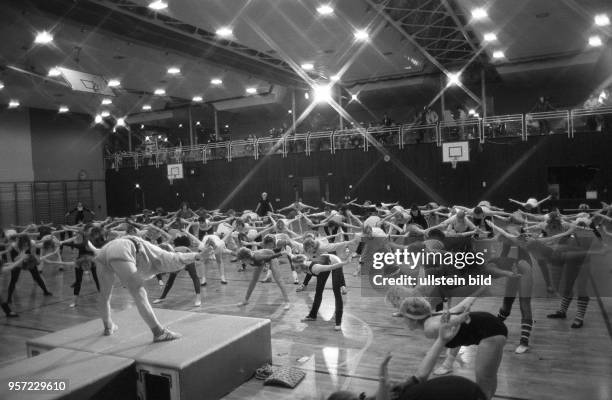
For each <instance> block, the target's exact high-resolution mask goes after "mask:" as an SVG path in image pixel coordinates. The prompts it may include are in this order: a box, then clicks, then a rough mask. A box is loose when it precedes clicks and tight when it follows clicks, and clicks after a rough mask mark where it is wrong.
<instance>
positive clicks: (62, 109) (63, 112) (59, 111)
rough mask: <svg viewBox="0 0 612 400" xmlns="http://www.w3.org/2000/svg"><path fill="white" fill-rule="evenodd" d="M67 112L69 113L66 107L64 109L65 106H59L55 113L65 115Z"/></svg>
mask: <svg viewBox="0 0 612 400" xmlns="http://www.w3.org/2000/svg"><path fill="white" fill-rule="evenodd" d="M68 111H70V109H68V107H66V106H60V107H59V109H58V110H57V112H58V113H60V114H65V113H67V112H68Z"/></svg>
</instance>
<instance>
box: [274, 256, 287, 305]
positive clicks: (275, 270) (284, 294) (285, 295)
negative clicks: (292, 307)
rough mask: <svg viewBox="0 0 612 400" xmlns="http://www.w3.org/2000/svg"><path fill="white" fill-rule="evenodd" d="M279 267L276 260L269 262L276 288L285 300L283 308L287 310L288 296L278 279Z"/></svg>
mask: <svg viewBox="0 0 612 400" xmlns="http://www.w3.org/2000/svg"><path fill="white" fill-rule="evenodd" d="M279 268H280V265H279V264H278V260H272V261H271V262H270V269H271V270H272V277H273V278H274V281H275V282H276V284H277V285H278V288H279V289H280V291H281V294H282V295H283V300H285V303H287V304H285V308H286V309H287V308H289V296H287V291H286V290H285V287H284V286H283V284H282V282H281V279H280V271H279Z"/></svg>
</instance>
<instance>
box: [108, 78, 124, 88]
mask: <svg viewBox="0 0 612 400" xmlns="http://www.w3.org/2000/svg"><path fill="white" fill-rule="evenodd" d="M120 85H121V81H119V79H111V80H110V81H108V87H117V86H120Z"/></svg>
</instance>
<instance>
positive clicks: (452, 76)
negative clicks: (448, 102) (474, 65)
mask: <svg viewBox="0 0 612 400" xmlns="http://www.w3.org/2000/svg"><path fill="white" fill-rule="evenodd" d="M460 83H461V72H457V73H449V74H448V84H447V86H453V85H459V84H460Z"/></svg>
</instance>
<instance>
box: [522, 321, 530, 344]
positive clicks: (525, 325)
mask: <svg viewBox="0 0 612 400" xmlns="http://www.w3.org/2000/svg"><path fill="white" fill-rule="evenodd" d="M532 329H533V320H531V319H522V320H521V344H524V345H525V346H528V345H529V337H530V336H531V330H532Z"/></svg>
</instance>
